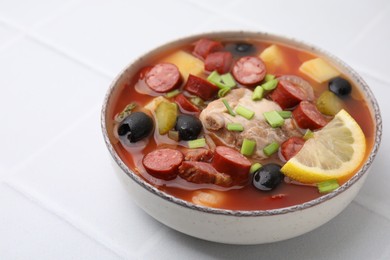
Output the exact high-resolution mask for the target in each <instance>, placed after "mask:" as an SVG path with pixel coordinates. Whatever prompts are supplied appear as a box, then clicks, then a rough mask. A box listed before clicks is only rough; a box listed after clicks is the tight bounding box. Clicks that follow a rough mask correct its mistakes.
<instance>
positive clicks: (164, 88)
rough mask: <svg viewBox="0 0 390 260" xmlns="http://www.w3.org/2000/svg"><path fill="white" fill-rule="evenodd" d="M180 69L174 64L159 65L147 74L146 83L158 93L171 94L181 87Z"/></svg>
mask: <svg viewBox="0 0 390 260" xmlns="http://www.w3.org/2000/svg"><path fill="white" fill-rule="evenodd" d="M180 81H181V76H180V72H179V69H178V68H177V67H176V65H174V64H172V63H159V64H156V65H155V66H153V67H152V68H151V69H150V70H149V71H147V72H146V75H145V82H146V84H147V85H148V87H149V88H151V89H152V90H153V91H155V92H158V93H164V92H169V91H171V90H173V89H175V88H177V87H178V86H179V83H180Z"/></svg>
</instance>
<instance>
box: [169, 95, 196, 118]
mask: <svg viewBox="0 0 390 260" xmlns="http://www.w3.org/2000/svg"><path fill="white" fill-rule="evenodd" d="M175 102H176V104H178V105H179V107H180V111H182V110H184V111H182V112H196V113H198V112H200V110H199V108H198V107H197V106H195V105H194V104H192V103H191V101H189V100H188V99H187V98H186V97H185V96H184V95H183V94H181V93H180V94H178V95H177V96H176V97H175Z"/></svg>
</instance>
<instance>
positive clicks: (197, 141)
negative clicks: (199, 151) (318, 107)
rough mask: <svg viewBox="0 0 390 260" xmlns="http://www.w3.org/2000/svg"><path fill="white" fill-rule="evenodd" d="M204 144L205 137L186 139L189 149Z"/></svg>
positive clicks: (203, 145)
mask: <svg viewBox="0 0 390 260" xmlns="http://www.w3.org/2000/svg"><path fill="white" fill-rule="evenodd" d="M205 146H206V139H204V138H199V139H195V140H191V141H188V147H189V148H191V149H194V148H201V147H205Z"/></svg>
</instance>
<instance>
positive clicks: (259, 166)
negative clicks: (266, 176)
mask: <svg viewBox="0 0 390 260" xmlns="http://www.w3.org/2000/svg"><path fill="white" fill-rule="evenodd" d="M262 166H263V165H261V163H258V162H257V163H254V164H252V165H251V168H250V169H249V173H254V172H255V171H257V170H258V169H260V168H261V167H262Z"/></svg>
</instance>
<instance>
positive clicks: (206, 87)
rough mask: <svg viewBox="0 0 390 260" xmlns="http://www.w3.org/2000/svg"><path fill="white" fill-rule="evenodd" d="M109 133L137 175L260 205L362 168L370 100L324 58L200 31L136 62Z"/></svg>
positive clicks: (190, 197)
mask: <svg viewBox="0 0 390 260" xmlns="http://www.w3.org/2000/svg"><path fill="white" fill-rule="evenodd" d="M140 62H141V63H142V66H141V67H140V68H139V70H138V72H137V73H135V74H134V76H132V77H131V78H127V79H126V80H122V81H121V82H122V83H121V86H119V88H118V89H119V90H118V91H117V94H116V95H115V96H114V97H112V100H111V103H110V105H109V106H110V109H109V110H108V114H107V119H106V120H107V129H108V131H109V137H110V140H111V142H112V144H113V147H114V149H115V151H116V152H117V153H118V155H119V156H120V158H121V159H122V161H123V162H124V163H125V164H127V165H128V167H129V168H130V169H132V170H133V171H134V172H135V173H136V174H137V175H139V176H140V177H142V178H143V179H144V180H145V181H147V182H148V183H150V184H151V185H153V186H155V187H157V188H158V189H160V190H161V191H163V192H166V193H167V194H171V195H173V196H175V197H177V198H180V199H183V200H186V201H189V202H192V203H194V204H197V205H201V206H206V207H212V208H221V209H231V210H267V209H277V208H283V207H288V206H293V205H296V204H300V203H303V202H306V201H310V200H313V199H315V198H318V197H320V196H322V195H323V194H325V193H327V192H331V191H333V190H334V189H337V188H338V187H339V186H340V185H342V184H343V183H345V182H346V181H347V180H348V179H349V178H351V176H353V175H354V173H356V171H358V170H359V169H360V166H361V165H362V163H363V162H364V161H365V159H366V158H367V156H368V155H369V152H370V151H371V148H372V146H373V142H374V140H373V138H374V124H373V119H372V117H371V113H370V110H369V107H368V106H367V104H366V101H365V100H364V98H363V95H362V94H361V93H360V91H359V90H358V89H357V88H356V86H355V84H354V82H353V80H351V79H349V78H348V77H347V76H346V75H345V74H344V73H343V72H342V71H339V70H338V68H337V67H336V66H334V65H333V64H332V63H331V62H330V61H328V60H327V59H326V58H324V57H317V56H315V55H314V54H311V53H309V52H307V51H303V50H300V49H298V48H295V47H293V46H287V45H284V44H279V43H278V42H271V41H260V40H255V39H244V38H243V39H239V40H238V39H236V38H235V39H230V38H226V39H225V38H223V39H220V38H200V39H197V40H194V41H193V42H191V43H186V44H182V45H180V46H175V48H171V49H169V48H168V49H165V50H164V51H163V52H160V53H154V55H151V56H150V55H149V57H148V58H147V59H144V60H142V61H140Z"/></svg>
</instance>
